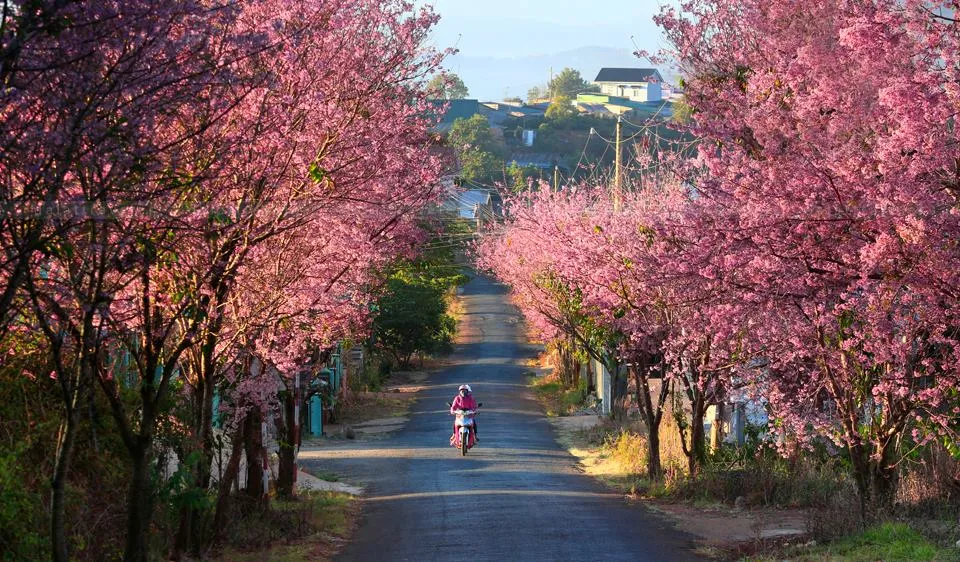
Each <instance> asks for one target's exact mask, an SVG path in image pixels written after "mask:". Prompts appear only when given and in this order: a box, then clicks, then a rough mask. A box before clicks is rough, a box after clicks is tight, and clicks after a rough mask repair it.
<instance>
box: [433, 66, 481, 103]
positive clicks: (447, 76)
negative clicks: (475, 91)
mask: <svg viewBox="0 0 960 562" xmlns="http://www.w3.org/2000/svg"><path fill="white" fill-rule="evenodd" d="M427 91H428V92H430V93H431V95H432V96H433V97H435V98H437V99H444V100H462V99H464V98H466V97H467V96H468V95H470V91H469V90H468V89H467V85H466V84H464V83H463V80H462V79H461V78H460V77H459V76H457V75H456V74H454V73H452V72H442V73H440V74H437V75H435V76H434V77H433V78H431V79H430V81H429V82H427Z"/></svg>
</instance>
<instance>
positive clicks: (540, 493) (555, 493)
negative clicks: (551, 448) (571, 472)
mask: <svg viewBox="0 0 960 562" xmlns="http://www.w3.org/2000/svg"><path fill="white" fill-rule="evenodd" d="M459 496H536V497H541V498H558V497H563V498H617V499H619V498H620V497H621V496H620V495H618V494H601V493H596V492H566V491H562V490H453V491H449V492H414V493H409V494H395V495H392V496H375V497H370V498H364V500H363V501H365V502H388V501H401V500H414V499H427V498H442V497H459Z"/></svg>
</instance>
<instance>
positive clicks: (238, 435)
mask: <svg viewBox="0 0 960 562" xmlns="http://www.w3.org/2000/svg"><path fill="white" fill-rule="evenodd" d="M245 433H246V420H244V421H243V422H241V423H240V424H238V425H237V429H236V431H234V434H233V440H232V442H231V443H230V459H229V460H228V461H227V469H226V471H224V473H223V477H222V478H221V479H220V482H218V484H217V487H218V489H217V507H216V510H215V511H214V513H213V536H215V537H219V536H220V535H221V534H222V533H223V526H224V522H225V521H226V516H227V508H228V507H229V504H230V488H232V487H233V485H234V483H235V482H236V481H237V475H238V474H239V472H240V456H241V454H242V453H243V443H244V436H245Z"/></svg>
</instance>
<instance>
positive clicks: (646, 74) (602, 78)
mask: <svg viewBox="0 0 960 562" xmlns="http://www.w3.org/2000/svg"><path fill="white" fill-rule="evenodd" d="M654 77H655V78H656V79H657V80H658V81H660V82H663V77H661V76H660V72H659V71H658V70H657V69H656V68H601V69H600V72H599V73H598V74H597V78H596V79H595V80H594V82H620V83H628V84H629V83H637V82H649V81H650V78H654Z"/></svg>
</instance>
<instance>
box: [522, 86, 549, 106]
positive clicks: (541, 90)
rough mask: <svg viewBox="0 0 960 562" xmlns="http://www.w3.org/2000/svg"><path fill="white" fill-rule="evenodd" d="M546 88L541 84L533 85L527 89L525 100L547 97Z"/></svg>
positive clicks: (531, 100)
mask: <svg viewBox="0 0 960 562" xmlns="http://www.w3.org/2000/svg"><path fill="white" fill-rule="evenodd" d="M546 92H547V88H546V87H543V86H534V87H532V88H530V89H529V90H527V102H533V101H536V100H542V99H543V98H545V97H547V95H546Z"/></svg>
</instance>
